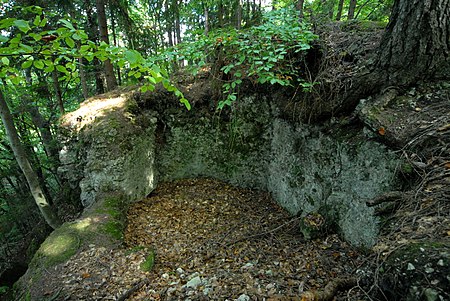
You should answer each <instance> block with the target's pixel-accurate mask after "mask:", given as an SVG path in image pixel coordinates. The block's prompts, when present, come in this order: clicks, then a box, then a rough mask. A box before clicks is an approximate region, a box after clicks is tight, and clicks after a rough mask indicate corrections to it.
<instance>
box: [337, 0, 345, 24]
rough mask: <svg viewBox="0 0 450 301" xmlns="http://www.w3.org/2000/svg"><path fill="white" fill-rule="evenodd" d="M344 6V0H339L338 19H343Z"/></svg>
mask: <svg viewBox="0 0 450 301" xmlns="http://www.w3.org/2000/svg"><path fill="white" fill-rule="evenodd" d="M343 7H344V0H339V4H338V9H337V13H336V21H340V20H341V17H342V9H343Z"/></svg>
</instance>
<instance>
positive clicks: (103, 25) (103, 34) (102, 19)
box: [96, 0, 117, 91]
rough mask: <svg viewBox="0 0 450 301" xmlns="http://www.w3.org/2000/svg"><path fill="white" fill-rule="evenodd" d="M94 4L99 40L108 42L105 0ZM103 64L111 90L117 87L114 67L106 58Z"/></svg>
mask: <svg viewBox="0 0 450 301" xmlns="http://www.w3.org/2000/svg"><path fill="white" fill-rule="evenodd" d="M96 4H97V17H98V27H99V31H100V41H102V42H105V43H106V44H109V37H108V25H107V22H106V13H105V1H104V0H97V1H96ZM104 65H105V78H106V86H107V88H108V91H111V90H114V89H115V88H116V87H117V81H116V76H115V75H114V68H113V65H112V64H111V61H110V60H106V61H105V62H104Z"/></svg>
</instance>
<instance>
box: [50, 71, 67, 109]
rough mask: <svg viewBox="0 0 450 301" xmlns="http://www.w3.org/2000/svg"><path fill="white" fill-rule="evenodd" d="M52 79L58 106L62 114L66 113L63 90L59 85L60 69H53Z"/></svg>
mask: <svg viewBox="0 0 450 301" xmlns="http://www.w3.org/2000/svg"><path fill="white" fill-rule="evenodd" d="M52 80H53V89H54V90H55V95H56V101H57V102H58V108H59V112H60V113H61V115H64V113H65V111H64V103H63V99H62V92H61V86H60V85H59V79H58V70H56V69H55V70H53V71H52Z"/></svg>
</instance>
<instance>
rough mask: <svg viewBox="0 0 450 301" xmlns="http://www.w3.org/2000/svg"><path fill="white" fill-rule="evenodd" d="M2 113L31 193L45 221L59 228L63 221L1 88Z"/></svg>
mask: <svg viewBox="0 0 450 301" xmlns="http://www.w3.org/2000/svg"><path fill="white" fill-rule="evenodd" d="M0 115H1V118H2V121H3V125H4V127H5V131H6V135H7V136H8V139H9V142H10V144H11V148H12V150H13V152H14V156H15V158H16V160H17V163H18V164H19V166H20V169H22V172H23V174H24V175H25V177H26V179H27V182H28V185H29V188H30V190H31V194H32V195H33V198H34V200H35V202H36V204H37V205H38V207H39V210H40V211H41V213H42V216H43V217H44V219H45V221H46V222H47V223H48V224H49V225H50V227H52V228H53V229H56V228H58V227H59V226H60V225H61V221H60V219H59V218H58V216H57V215H56V213H55V212H54V211H53V208H52V207H51V206H50V204H49V202H48V201H47V199H46V198H45V195H44V192H43V191H42V188H41V185H40V184H39V179H38V176H37V175H36V173H35V172H34V170H33V168H32V167H31V164H30V162H29V161H28V158H27V155H26V152H25V150H24V148H23V146H22V144H21V143H20V140H19V136H18V134H17V130H16V128H15V126H14V121H13V118H12V116H11V113H10V111H9V108H8V105H7V104H6V101H5V98H4V97H3V92H2V91H1V90H0Z"/></svg>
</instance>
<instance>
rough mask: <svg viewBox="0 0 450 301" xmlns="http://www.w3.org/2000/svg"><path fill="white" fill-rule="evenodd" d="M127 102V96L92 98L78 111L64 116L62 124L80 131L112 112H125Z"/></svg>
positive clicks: (83, 103) (82, 104) (106, 95)
mask: <svg viewBox="0 0 450 301" xmlns="http://www.w3.org/2000/svg"><path fill="white" fill-rule="evenodd" d="M126 102H127V95H126V94H120V95H117V94H115V95H109V94H104V95H100V96H96V97H93V98H90V99H88V100H86V101H84V102H82V103H81V104H80V108H79V109H78V110H76V111H73V112H70V113H67V114H66V115H64V116H63V117H62V118H61V124H62V125H63V126H69V127H71V128H77V129H78V130H79V129H81V128H82V127H84V126H85V125H89V124H92V123H93V122H94V121H96V120H98V118H101V117H105V116H106V115H108V114H109V112H111V111H121V112H123V110H124V108H125V104H126Z"/></svg>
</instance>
